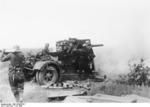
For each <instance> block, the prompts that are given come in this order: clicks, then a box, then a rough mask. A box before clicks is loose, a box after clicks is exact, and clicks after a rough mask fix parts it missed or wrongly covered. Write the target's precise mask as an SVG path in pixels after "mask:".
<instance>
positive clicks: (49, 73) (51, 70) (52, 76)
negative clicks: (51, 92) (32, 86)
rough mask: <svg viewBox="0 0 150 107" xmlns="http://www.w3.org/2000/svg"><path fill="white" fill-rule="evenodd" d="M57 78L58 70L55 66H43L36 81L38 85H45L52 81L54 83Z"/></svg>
mask: <svg viewBox="0 0 150 107" xmlns="http://www.w3.org/2000/svg"><path fill="white" fill-rule="evenodd" d="M57 80H58V71H57V69H56V67H55V66H52V65H48V66H45V67H44V69H43V70H42V71H40V72H39V75H38V82H39V84H40V85H47V84H48V83H50V82H52V83H55V82H57Z"/></svg>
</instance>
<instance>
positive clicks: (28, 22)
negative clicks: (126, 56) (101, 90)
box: [0, 0, 150, 48]
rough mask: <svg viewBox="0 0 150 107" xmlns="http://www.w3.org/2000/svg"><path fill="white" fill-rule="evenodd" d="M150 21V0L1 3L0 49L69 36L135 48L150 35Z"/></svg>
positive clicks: (3, 0)
mask: <svg viewBox="0 0 150 107" xmlns="http://www.w3.org/2000/svg"><path fill="white" fill-rule="evenodd" d="M149 19H150V6H149V2H148V0H147V1H144V0H55V1H54V0H13V1H12V0H0V37H1V39H0V48H7V47H12V45H16V44H18V45H20V46H21V47H25V48H26V47H29V48H30V47H33V48H34V47H42V46H43V44H44V43H46V42H49V43H50V44H51V46H55V42H56V41H58V40H61V39H67V38H68V37H77V38H90V39H92V42H94V43H104V44H105V45H106V46H113V45H115V46H116V45H120V43H121V44H126V43H128V44H132V45H135V44H134V43H133V41H134V38H136V39H137V41H134V42H139V41H142V42H143V41H144V40H143V39H144V37H147V36H148V34H149V33H150V31H149V28H150V20H149ZM141 44H142V43H141Z"/></svg>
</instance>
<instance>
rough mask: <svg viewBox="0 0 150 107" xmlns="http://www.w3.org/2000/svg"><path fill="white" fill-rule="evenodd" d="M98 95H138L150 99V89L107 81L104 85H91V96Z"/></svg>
mask: <svg viewBox="0 0 150 107" xmlns="http://www.w3.org/2000/svg"><path fill="white" fill-rule="evenodd" d="M97 93H102V94H107V95H114V96H122V95H130V94H136V95H139V96H143V97H148V98H150V87H145V86H141V87H139V86H133V85H127V84H120V83H118V82H116V81H113V80H111V81H107V82H103V83H94V82H92V83H91V90H90V91H89V92H88V94H89V95H95V94H97Z"/></svg>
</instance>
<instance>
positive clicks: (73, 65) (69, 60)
mask: <svg viewBox="0 0 150 107" xmlns="http://www.w3.org/2000/svg"><path fill="white" fill-rule="evenodd" d="M87 42H88V46H89V47H91V48H90V50H89V51H88V50H87V49H86V47H85V46H84V45H85V44H86V43H87ZM99 46H103V44H97V45H92V44H91V41H90V39H76V38H69V39H68V40H62V41H58V42H56V52H50V53H49V55H50V56H52V57H55V60H54V59H48V60H44V61H43V60H39V61H37V62H36V63H35V64H34V66H33V70H34V71H36V74H35V77H36V81H37V82H38V83H39V84H41V85H43V84H47V83H49V82H52V83H55V82H58V81H62V80H70V79H71V80H76V79H80V80H81V79H86V78H90V77H91V78H93V76H94V72H95V64H94V58H95V55H94V52H93V49H92V48H93V47H99ZM88 58H89V59H88ZM79 59H80V60H79ZM81 62H82V63H81ZM83 66H84V67H83ZM86 70H88V71H86ZM88 72H90V75H89V74H88Z"/></svg>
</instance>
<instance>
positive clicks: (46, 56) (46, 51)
mask: <svg viewBox="0 0 150 107" xmlns="http://www.w3.org/2000/svg"><path fill="white" fill-rule="evenodd" d="M49 53H50V52H49V43H46V44H45V46H44V49H43V50H42V51H41V52H39V53H38V54H37V55H36V58H40V59H43V60H46V59H49V58H50V55H49Z"/></svg>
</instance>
